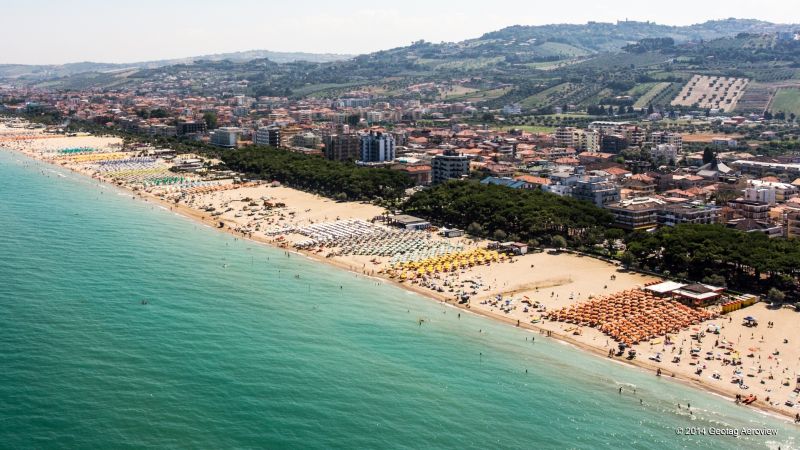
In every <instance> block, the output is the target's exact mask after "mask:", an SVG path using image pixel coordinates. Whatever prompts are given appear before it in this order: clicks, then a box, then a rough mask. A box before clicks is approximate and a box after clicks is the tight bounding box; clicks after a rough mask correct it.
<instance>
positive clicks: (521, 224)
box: [403, 181, 612, 246]
mask: <svg viewBox="0 0 800 450" xmlns="http://www.w3.org/2000/svg"><path fill="white" fill-rule="evenodd" d="M403 209H404V211H406V212H408V213H409V214H414V215H418V216H422V217H424V218H426V219H428V220H431V221H434V222H436V223H440V224H442V225H445V226H451V227H458V228H462V229H466V230H467V232H469V233H470V234H473V235H478V236H486V237H491V238H494V239H497V240H513V241H524V242H528V243H531V244H533V245H539V244H540V243H548V244H553V243H554V242H557V243H560V244H564V245H556V246H565V245H566V242H565V241H569V243H571V244H572V245H575V246H579V245H582V244H586V243H588V242H589V241H597V240H602V231H603V230H604V229H605V228H607V227H610V226H611V222H612V218H611V215H610V214H609V213H608V212H607V211H605V210H602V209H600V208H597V207H596V206H594V205H593V204H591V203H588V202H582V201H578V200H575V199H573V198H570V197H559V196H557V195H554V194H550V193H546V192H542V191H540V190H523V189H511V188H508V187H505V186H495V185H482V184H480V183H478V182H475V181H450V182H447V183H443V184H440V185H437V186H435V187H432V188H430V189H426V190H424V191H419V192H417V193H415V194H414V195H412V196H411V197H410V198H408V199H407V200H406V201H405V203H404V204H403Z"/></svg>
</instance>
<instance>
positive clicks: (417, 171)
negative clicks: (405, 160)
mask: <svg viewBox="0 0 800 450" xmlns="http://www.w3.org/2000/svg"><path fill="white" fill-rule="evenodd" d="M392 170H397V171H400V172H404V173H405V174H406V175H408V178H410V179H411V181H412V182H413V183H414V186H427V185H429V184H431V173H432V170H431V166H429V165H427V164H397V165H395V166H392Z"/></svg>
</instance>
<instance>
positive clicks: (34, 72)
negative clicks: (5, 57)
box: [0, 50, 353, 81]
mask: <svg viewBox="0 0 800 450" xmlns="http://www.w3.org/2000/svg"><path fill="white" fill-rule="evenodd" d="M352 57H353V55H338V54H328V53H320V54H318V53H302V52H273V51H269V50H248V51H242V52H233V53H215V54H210V55H201V56H193V57H187V58H176V59H164V60H157V61H141V62H135V63H130V64H113V63H96V62H79V63H68V64H54V65H26V64H0V79H2V78H6V79H9V78H17V79H19V78H21V79H30V80H37V81H41V80H46V79H49V78H58V77H68V76H72V75H78V74H84V73H87V72H98V73H104V72H122V71H125V70H129V69H154V68H158V67H164V66H172V65H177V64H192V63H194V62H196V61H224V60H228V61H233V62H247V61H252V60H254V59H269V60H270V61H274V62H276V63H290V62H296V61H307V62H312V63H325V62H332V61H341V60H346V59H350V58H352Z"/></svg>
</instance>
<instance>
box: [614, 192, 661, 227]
mask: <svg viewBox="0 0 800 450" xmlns="http://www.w3.org/2000/svg"><path fill="white" fill-rule="evenodd" d="M663 206H664V201H663V200H658V199H655V198H650V197H636V198H632V199H629V200H623V201H621V202H617V203H612V204H610V205H608V206H606V208H607V209H608V211H609V212H611V215H612V216H613V217H614V225H615V226H617V227H619V228H623V229H625V230H647V229H649V228H654V227H655V226H657V225H658V211H659V209H661V208H662V207H663Z"/></svg>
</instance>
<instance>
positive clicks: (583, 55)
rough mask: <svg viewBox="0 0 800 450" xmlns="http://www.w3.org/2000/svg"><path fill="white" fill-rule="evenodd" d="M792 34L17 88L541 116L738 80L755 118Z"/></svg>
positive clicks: (371, 59)
mask: <svg viewBox="0 0 800 450" xmlns="http://www.w3.org/2000/svg"><path fill="white" fill-rule="evenodd" d="M794 30H800V26H797V25H777V24H772V23H767V22H760V21H755V20H742V19H728V20H722V21H711V22H705V23H702V24H696V25H691V26H686V27H674V26H665V25H658V24H655V23H652V22H629V21H625V22H617V23H614V24H612V23H596V22H590V23H588V24H584V25H564V24H562V25H545V26H513V27H508V28H505V29H502V30H498V31H495V32H491V33H487V34H485V35H483V36H481V37H479V38H476V39H470V40H466V41H462V42H456V43H437V44H435V43H430V42H425V41H418V42H415V43H413V44H412V45H409V46H406V47H398V48H394V49H388V50H384V51H379V52H375V53H371V54H365V55H359V56H356V57H352V58H348V59H342V60H335V61H323V62H309V61H305V60H302V57H303V55H298V54H281V55H283V56H282V57H283V58H284V59H283V60H280V58H278V56H276V55H275V54H271V55H272V56H271V57H270V56H269V55H267V56H266V57H260V56H263V55H265V54H266V53H264V52H258V51H254V52H241V53H236V54H225V55H210V56H207V57H199V58H190V61H183V60H180V61H176V60H172V61H160V62H158V61H157V62H152V63H142V64H141V65H140V66H139V67H130V66H117V65H100V66H98V67H99V68H94V69H92V67H91V66H90V65H87V64H91V63H84V64H83V65H65V66H61V67H62V70H63V71H66V72H69V73H67V74H66V75H57V73H58V72H57V71H54V72H53V71H51V72H52V73H51V72H48V70H47V69H43V68H37V69H36V70H38V72H35V75H29V78H25V77H20V78H17V80H20V79H21V80H23V81H27V82H33V83H35V84H36V85H37V86H38V87H44V88H51V89H84V88H87V87H93V88H101V89H120V88H130V87H137V86H140V85H142V84H143V83H150V82H156V83H157V84H158V85H159V86H160V87H161V88H164V89H176V90H183V91H185V92H186V93H189V94H196V95H219V94H221V93H223V92H237V93H241V94H247V95H254V96H290V97H295V98H301V97H307V96H315V97H335V96H338V95H342V94H344V93H346V92H348V91H352V90H362V91H368V92H370V93H371V94H372V95H373V96H375V97H378V98H387V99H388V98H414V99H420V100H427V101H437V100H446V101H469V102H473V103H478V104H479V105H481V106H488V107H490V108H501V107H502V106H504V105H507V104H510V103H519V104H520V105H521V106H522V108H523V111H524V112H525V113H539V114H546V113H548V112H552V110H553V109H555V108H558V107H562V108H563V107H564V106H566V107H567V108H569V109H570V110H580V111H585V110H587V109H589V108H596V107H597V106H598V105H603V106H604V107H606V108H607V107H608V106H613V107H614V109H615V110H616V109H618V108H620V107H622V108H626V109H627V108H630V107H636V108H646V107H648V106H650V105H653V106H655V107H663V108H670V107H671V105H672V106H681V107H684V108H687V107H688V108H691V107H697V108H705V107H708V105H715V104H716V103H715V102H710V101H709V102H704V101H700V100H701V99H700V98H699V97H698V99H697V100H698V101H693V100H692V101H690V97H688V96H687V100H685V101H677V102H676V97H678V95H679V94H681V93H682V92H683V96H686V94H687V92H688V90H687V89H688V88H687V83H688V82H689V81H690V80H692V79H693V78H696V77H732V78H737V79H742V80H745V81H743V83H744V84H743V85H744V86H746V87H744V88H742V89H741V91H742V92H738V93H737V97H736V98H735V99H734V98H731V101H730V102H728V101H727V98H726V99H725V104H726V105H728V106H729V109H737V110H742V111H755V112H763V111H764V110H765V109H766V108H768V106H769V104H770V101H771V99H772V96H773V95H774V93H775V92H777V91H778V90H779V89H780V88H781V87H787V86H789V87H793V86H795V84H796V83H797V82H800V41H798V40H796V39H795V33H794ZM315 57H317V58H324V57H327V58H331V59H336V58H339V56H337V55H315ZM293 58H294V59H293ZM341 58H344V57H341ZM307 59H312V58H311V57H310V56H309V57H308V58H307ZM87 69H89V71H86V70H87ZM6 70H7V71H8V72H9V73H14V74H16V75H15V76H18V77H19V73H20V71H24V69H21V68H20V67H19V66H13V67H7V68H6ZM80 70H84V71H83V72H79V71H80ZM1 73H2V67H0V74H1ZM176 80H182V81H183V82H180V83H179V82H177V81H176ZM737 86H738V85H737ZM785 92H786V91H784V98H785V97H786V95H785ZM789 92H792V91H789ZM709 95H714V93H709ZM699 96H702V93H700V94H699ZM783 103H787V102H785V101H784V102H783ZM695 105H696V106H695ZM704 105H705V106H704Z"/></svg>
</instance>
